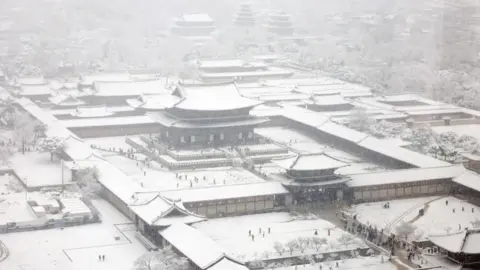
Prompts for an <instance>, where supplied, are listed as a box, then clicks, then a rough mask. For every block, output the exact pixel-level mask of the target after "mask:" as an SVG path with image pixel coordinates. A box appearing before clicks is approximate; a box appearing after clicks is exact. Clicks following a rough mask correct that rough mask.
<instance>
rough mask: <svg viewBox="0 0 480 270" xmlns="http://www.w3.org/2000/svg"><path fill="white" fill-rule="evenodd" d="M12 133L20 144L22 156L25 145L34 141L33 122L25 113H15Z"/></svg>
mask: <svg viewBox="0 0 480 270" xmlns="http://www.w3.org/2000/svg"><path fill="white" fill-rule="evenodd" d="M13 133H14V135H15V139H16V140H17V141H19V142H20V144H21V150H22V154H25V150H26V148H27V145H28V144H29V143H31V142H33V140H34V139H35V121H34V120H33V119H32V118H31V117H30V116H28V114H26V113H17V114H16V115H15V117H14V126H13Z"/></svg>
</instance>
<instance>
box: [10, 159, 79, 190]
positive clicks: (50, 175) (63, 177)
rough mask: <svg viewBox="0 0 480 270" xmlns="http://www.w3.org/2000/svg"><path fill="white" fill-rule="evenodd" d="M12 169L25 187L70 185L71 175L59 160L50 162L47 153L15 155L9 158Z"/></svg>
mask: <svg viewBox="0 0 480 270" xmlns="http://www.w3.org/2000/svg"><path fill="white" fill-rule="evenodd" d="M10 161H11V163H12V168H13V169H14V170H15V173H16V174H17V175H18V177H19V178H20V181H22V182H23V183H24V184H25V185H26V186H27V187H32V188H38V187H43V186H60V185H62V184H64V185H67V184H70V183H72V173H71V171H70V170H69V169H68V168H67V167H63V173H62V165H61V162H60V160H58V159H56V158H55V159H54V160H53V161H50V154H49V153H40V152H27V153H25V155H23V154H22V153H16V154H15V155H13V156H12V157H11V158H10Z"/></svg>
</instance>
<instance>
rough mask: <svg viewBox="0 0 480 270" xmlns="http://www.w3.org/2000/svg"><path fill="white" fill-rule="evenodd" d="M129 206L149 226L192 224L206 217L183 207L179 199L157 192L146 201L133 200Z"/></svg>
mask: <svg viewBox="0 0 480 270" xmlns="http://www.w3.org/2000/svg"><path fill="white" fill-rule="evenodd" d="M135 196H141V195H139V194H137V195H135ZM129 207H130V209H131V210H132V211H133V212H134V213H135V214H136V215H137V216H139V217H140V218H141V219H142V220H143V221H145V222H146V223H147V224H149V225H151V226H152V225H154V226H169V225H172V224H176V223H182V224H192V223H195V222H199V221H203V220H205V219H206V218H205V217H203V216H200V215H197V214H194V213H192V212H190V211H188V210H187V209H185V206H184V205H183V203H182V202H181V201H180V200H173V199H169V198H165V197H163V196H161V195H159V194H157V196H155V197H154V198H153V199H151V200H149V201H147V202H140V203H138V202H137V201H133V203H132V204H130V205H129Z"/></svg>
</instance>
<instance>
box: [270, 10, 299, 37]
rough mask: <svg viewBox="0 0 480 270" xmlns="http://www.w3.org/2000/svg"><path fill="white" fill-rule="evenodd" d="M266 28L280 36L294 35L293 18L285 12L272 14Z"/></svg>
mask: <svg viewBox="0 0 480 270" xmlns="http://www.w3.org/2000/svg"><path fill="white" fill-rule="evenodd" d="M266 28H267V30H268V32H270V33H273V34H276V35H279V36H293V33H294V28H293V23H292V18H291V16H290V15H289V14H287V13H285V12H275V13H272V14H270V16H269V19H268V21H267V25H266Z"/></svg>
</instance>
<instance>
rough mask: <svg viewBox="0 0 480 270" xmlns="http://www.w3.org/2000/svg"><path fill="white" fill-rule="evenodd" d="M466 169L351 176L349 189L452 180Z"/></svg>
mask: <svg viewBox="0 0 480 270" xmlns="http://www.w3.org/2000/svg"><path fill="white" fill-rule="evenodd" d="M464 171H465V168H463V166H461V165H450V166H446V167H436V168H418V169H408V170H393V171H386V172H373V173H362V174H353V175H350V178H351V179H352V180H351V181H350V182H348V183H347V185H348V186H349V187H364V186H376V185H390V184H397V183H408V182H420V181H431V180H439V179H452V178H455V177H457V176H458V175H461V174H462V172H464Z"/></svg>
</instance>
